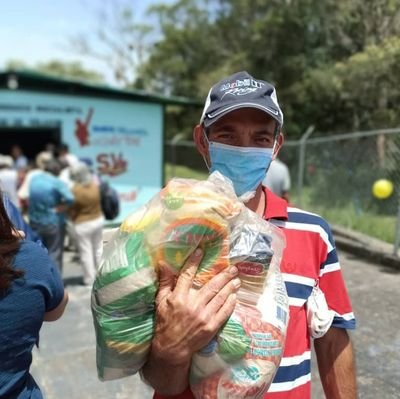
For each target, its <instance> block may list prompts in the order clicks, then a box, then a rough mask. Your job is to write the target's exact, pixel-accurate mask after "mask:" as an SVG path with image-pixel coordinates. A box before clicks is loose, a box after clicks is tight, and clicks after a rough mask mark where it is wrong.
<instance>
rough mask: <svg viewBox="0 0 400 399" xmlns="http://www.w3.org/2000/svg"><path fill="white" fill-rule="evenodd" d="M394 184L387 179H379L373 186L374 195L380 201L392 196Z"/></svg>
mask: <svg viewBox="0 0 400 399" xmlns="http://www.w3.org/2000/svg"><path fill="white" fill-rule="evenodd" d="M392 193H393V183H392V182H391V181H390V180H387V179H379V180H377V181H376V182H375V183H374V185H373V186H372V194H373V195H374V196H375V197H376V198H379V199H385V198H388V197H390V196H391V195H392Z"/></svg>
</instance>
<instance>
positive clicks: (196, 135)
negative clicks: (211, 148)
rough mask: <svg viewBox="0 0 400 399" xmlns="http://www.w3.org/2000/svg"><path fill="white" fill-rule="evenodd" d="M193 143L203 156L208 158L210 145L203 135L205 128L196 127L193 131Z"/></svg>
mask: <svg viewBox="0 0 400 399" xmlns="http://www.w3.org/2000/svg"><path fill="white" fill-rule="evenodd" d="M193 141H194V143H195V144H196V148H197V151H198V152H199V153H200V155H201V156H203V157H206V158H208V144H207V142H206V139H205V137H204V134H203V127H202V126H201V125H196V126H195V128H194V129H193Z"/></svg>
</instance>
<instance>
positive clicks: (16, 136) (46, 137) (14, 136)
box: [0, 127, 61, 162]
mask: <svg viewBox="0 0 400 399" xmlns="http://www.w3.org/2000/svg"><path fill="white" fill-rule="evenodd" d="M60 143H61V132H60V128H59V127H53V128H49V127H32V128H31V127H10V128H8V127H7V128H4V127H1V128H0V154H4V155H10V151H11V147H12V146H13V145H18V146H20V147H21V149H22V152H23V153H24V155H25V156H26V157H27V158H28V160H29V161H30V162H31V161H34V160H35V157H36V155H37V154H38V153H39V152H41V151H44V150H45V147H46V145H47V144H53V145H55V146H58V145H59V144H60Z"/></svg>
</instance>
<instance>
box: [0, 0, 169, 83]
mask: <svg viewBox="0 0 400 399" xmlns="http://www.w3.org/2000/svg"><path fill="white" fill-rule="evenodd" d="M107 1H108V2H110V1H111V0H0V70H1V69H4V67H5V64H6V62H7V61H9V60H20V61H23V62H25V63H27V64H28V65H29V66H34V65H35V64H37V63H38V62H46V61H50V60H53V59H57V60H61V61H80V62H81V63H82V65H83V66H85V67H87V68H90V69H92V70H95V71H97V72H100V73H101V74H102V75H103V76H104V77H105V79H106V81H107V83H108V84H111V85H115V84H116V82H115V80H114V78H113V75H112V73H111V71H110V70H109V68H108V67H107V66H106V65H105V64H104V63H103V62H101V61H99V60H96V59H92V58H90V57H87V56H85V57H84V56H81V55H79V54H77V53H76V52H74V51H73V50H72V49H71V48H70V47H71V46H70V38H71V37H73V36H74V35H77V34H84V35H85V34H89V35H90V34H93V32H95V31H96V29H98V20H97V17H96V12H95V11H97V10H98V7H99V5H102V4H104V3H105V2H107ZM114 1H117V2H118V0H114ZM161 2H164V3H165V2H167V3H171V2H173V1H172V0H130V1H129V4H131V5H133V10H134V13H135V15H137V16H138V18H139V20H140V19H142V18H144V16H145V10H146V9H147V8H148V6H149V5H151V4H158V3H161ZM125 3H128V1H126V0H125Z"/></svg>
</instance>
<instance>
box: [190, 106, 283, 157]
mask: <svg viewBox="0 0 400 399" xmlns="http://www.w3.org/2000/svg"><path fill="white" fill-rule="evenodd" d="M275 132H276V121H275V120H274V119H273V118H272V117H270V116H269V115H267V114H266V113H265V112H263V111H260V110H258V109H255V108H241V109H238V110H235V111H232V112H230V113H229V114H227V115H225V116H223V117H221V118H220V119H218V120H217V121H216V122H215V123H214V124H212V125H211V126H210V128H209V129H208V130H207V132H206V133H207V135H208V140H209V141H215V142H218V143H222V144H229V145H234V146H237V147H259V148H272V147H273V146H274V141H275V139H276V141H277V147H276V151H275V155H276V154H277V152H278V150H279V148H280V146H281V145H282V143H283V136H282V134H281V133H278V136H277V137H275ZM194 139H195V142H196V146H197V149H198V150H199V152H200V153H201V154H202V155H203V156H205V157H206V159H207V161H209V157H208V145H207V143H206V140H205V139H204V138H203V137H202V127H201V126H197V127H196V129H195V131H194Z"/></svg>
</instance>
